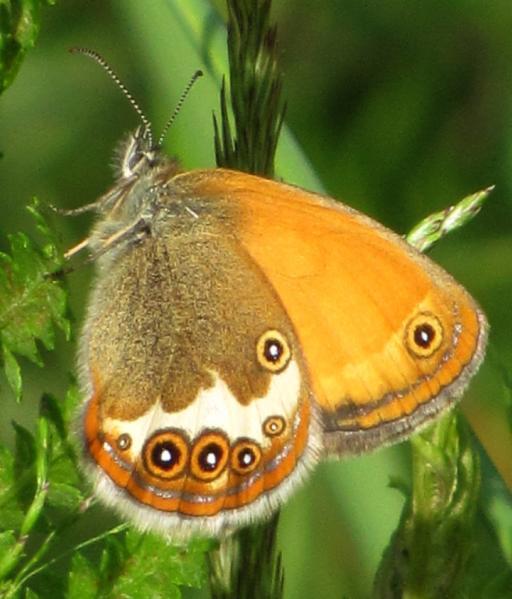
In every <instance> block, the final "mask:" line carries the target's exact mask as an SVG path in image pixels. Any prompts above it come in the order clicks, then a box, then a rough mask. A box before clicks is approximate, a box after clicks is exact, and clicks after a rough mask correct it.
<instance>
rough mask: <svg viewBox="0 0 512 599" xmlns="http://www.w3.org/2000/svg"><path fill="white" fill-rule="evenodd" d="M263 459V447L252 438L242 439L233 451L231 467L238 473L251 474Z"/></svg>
mask: <svg viewBox="0 0 512 599" xmlns="http://www.w3.org/2000/svg"><path fill="white" fill-rule="evenodd" d="M260 460H261V449H260V448H259V447H258V445H256V443H254V442H253V441H250V440H246V439H243V440H240V441H238V442H237V444H236V445H235V446H234V448H233V452H232V453H231V467H232V468H233V470H234V471H235V472H236V473H237V474H249V472H252V471H253V470H254V469H255V468H257V466H258V464H259V463H260Z"/></svg>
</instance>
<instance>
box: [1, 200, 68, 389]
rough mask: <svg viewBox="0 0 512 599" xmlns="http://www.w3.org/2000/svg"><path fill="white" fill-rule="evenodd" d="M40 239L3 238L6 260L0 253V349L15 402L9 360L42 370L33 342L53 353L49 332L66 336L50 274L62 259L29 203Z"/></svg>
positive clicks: (17, 383)
mask: <svg viewBox="0 0 512 599" xmlns="http://www.w3.org/2000/svg"><path fill="white" fill-rule="evenodd" d="M29 210H30V212H31V213H32V216H33V217H34V219H35V220H36V224H37V228H38V231H39V233H40V234H41V236H42V239H43V245H42V246H41V247H38V246H36V245H35V244H34V243H33V242H32V241H31V240H30V238H29V237H28V236H27V235H25V234H24V233H21V232H20V233H14V234H12V235H9V244H10V254H7V253H4V252H0V346H1V349H2V355H3V364H4V371H5V374H6V377H7V380H8V381H9V384H10V386H11V388H12V389H13V391H14V393H15V394H16V397H17V398H18V399H19V398H20V397H21V386H22V381H21V372H20V367H19V364H18V361H17V359H16V357H15V355H16V354H17V355H19V356H24V357H25V358H28V359H29V360H31V361H32V362H34V363H36V364H38V365H39V366H42V364H43V362H42V359H41V355H40V352H39V350H38V348H37V343H36V342H37V341H40V342H41V343H42V344H43V345H44V347H45V348H46V349H48V350H51V349H53V348H54V343H55V326H57V327H58V328H59V329H61V330H62V331H64V333H65V335H66V337H68V336H69V321H68V319H67V317H66V295H65V293H64V291H63V289H62V287H61V285H60V283H59V281H58V279H57V277H56V276H53V275H52V273H55V272H57V271H58V269H59V268H60V267H61V265H62V259H61V257H60V255H59V252H58V250H57V247H56V240H55V238H54V237H53V235H52V233H51V231H50V229H49V228H48V226H47V225H46V223H45V221H44V219H43V217H42V216H41V213H40V211H39V206H38V202H37V201H36V200H34V201H33V202H32V204H31V205H30V206H29Z"/></svg>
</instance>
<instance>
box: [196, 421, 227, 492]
mask: <svg viewBox="0 0 512 599" xmlns="http://www.w3.org/2000/svg"><path fill="white" fill-rule="evenodd" d="M228 458H229V441H228V439H227V437H226V435H225V434H224V433H223V432H221V431H216V430H215V431H214V430H210V431H205V432H204V433H203V434H201V435H200V436H199V437H198V438H197V439H196V440H195V441H194V444H193V447H192V454H191V459H190V470H191V473H192V475H193V476H194V477H195V478H197V479H199V480H202V481H207V482H209V481H213V480H215V479H216V478H217V477H218V476H220V475H221V474H222V472H223V471H224V468H225V467H226V464H227V462H228Z"/></svg>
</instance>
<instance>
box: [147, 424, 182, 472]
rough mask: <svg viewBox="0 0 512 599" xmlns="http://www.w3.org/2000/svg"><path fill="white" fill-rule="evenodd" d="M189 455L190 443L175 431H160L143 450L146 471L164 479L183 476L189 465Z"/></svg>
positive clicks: (149, 440)
mask: <svg viewBox="0 0 512 599" xmlns="http://www.w3.org/2000/svg"><path fill="white" fill-rule="evenodd" d="M188 455H189V445H188V441H187V440H186V439H185V438H184V437H183V436H182V435H181V433H179V432H177V431H174V430H164V431H158V432H157V433H155V434H154V435H153V436H152V437H151V438H150V439H148V441H147V442H146V444H145V445H144V448H143V450H142V458H143V463H144V466H145V469H146V470H147V471H148V472H149V473H150V474H152V475H153V476H156V477H158V478H163V479H170V478H174V477H175V476H178V475H179V474H181V473H182V472H183V471H184V469H185V467H186V465H187V460H188Z"/></svg>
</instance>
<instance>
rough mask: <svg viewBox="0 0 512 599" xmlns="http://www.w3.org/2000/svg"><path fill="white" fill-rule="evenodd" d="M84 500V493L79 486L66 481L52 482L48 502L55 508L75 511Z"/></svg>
mask: <svg viewBox="0 0 512 599" xmlns="http://www.w3.org/2000/svg"><path fill="white" fill-rule="evenodd" d="M82 501H83V495H82V493H81V492H80V490H79V489H78V488H77V487H74V486H72V485H71V484H66V483H56V482H50V487H49V491H48V498H47V502H48V505H50V506H51V507H53V508H59V509H63V510H68V511H73V510H77V509H78V507H79V506H80V504H81V502H82Z"/></svg>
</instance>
